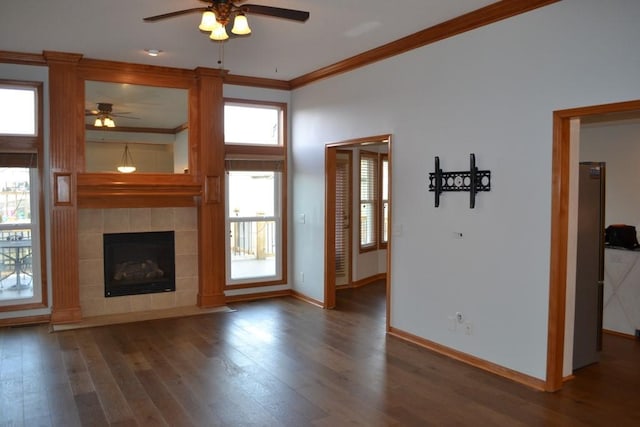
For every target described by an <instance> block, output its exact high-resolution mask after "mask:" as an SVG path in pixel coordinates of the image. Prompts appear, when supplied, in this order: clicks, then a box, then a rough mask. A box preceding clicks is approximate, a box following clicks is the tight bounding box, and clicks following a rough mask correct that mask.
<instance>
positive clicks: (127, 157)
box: [118, 144, 136, 173]
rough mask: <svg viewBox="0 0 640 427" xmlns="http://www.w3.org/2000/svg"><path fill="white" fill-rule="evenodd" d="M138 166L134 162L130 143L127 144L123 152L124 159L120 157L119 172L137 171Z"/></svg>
mask: <svg viewBox="0 0 640 427" xmlns="http://www.w3.org/2000/svg"><path fill="white" fill-rule="evenodd" d="M135 170H136V167H135V165H134V164H133V157H131V153H130V152H129V145H127V144H125V146H124V152H123V153H122V159H120V165H119V166H118V172H122V173H131V172H135Z"/></svg>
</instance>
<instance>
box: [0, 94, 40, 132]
mask: <svg viewBox="0 0 640 427" xmlns="http://www.w3.org/2000/svg"><path fill="white" fill-rule="evenodd" d="M37 89H38V88H37V87H29V86H15V85H10V84H3V83H1V82H0V135H28V136H36V135H37V119H38V109H37V108H36V106H37V102H36V100H37Z"/></svg>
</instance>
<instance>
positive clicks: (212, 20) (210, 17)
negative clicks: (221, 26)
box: [198, 10, 218, 31]
mask: <svg viewBox="0 0 640 427" xmlns="http://www.w3.org/2000/svg"><path fill="white" fill-rule="evenodd" d="M217 23H218V22H217V21H216V14H215V13H213V12H212V11H210V10H207V11H205V12H204V13H203V14H202V20H201V21H200V26H198V28H199V29H200V30H201V31H213V29H214V28H215V26H216V24H217Z"/></svg>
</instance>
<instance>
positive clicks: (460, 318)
mask: <svg viewBox="0 0 640 427" xmlns="http://www.w3.org/2000/svg"><path fill="white" fill-rule="evenodd" d="M456 319H457V320H458V323H462V322H464V316H463V315H462V312H461V311H458V312H457V313H456Z"/></svg>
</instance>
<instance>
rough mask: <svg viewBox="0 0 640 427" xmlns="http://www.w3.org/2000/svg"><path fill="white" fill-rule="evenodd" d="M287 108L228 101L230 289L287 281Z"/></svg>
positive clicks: (227, 164) (226, 118)
mask: <svg viewBox="0 0 640 427" xmlns="http://www.w3.org/2000/svg"><path fill="white" fill-rule="evenodd" d="M285 108H286V105H284V104H272V103H258V102H254V101H240V100H227V101H226V102H225V108H224V114H225V120H224V123H225V128H224V131H225V167H226V170H227V175H226V177H227V179H226V203H227V215H226V217H227V218H226V219H227V220H226V224H227V231H228V236H229V238H228V239H227V247H226V258H227V288H240V287H253V286H265V285H274V284H281V283H285V282H286V267H285V266H286V258H287V257H286V206H285V200H286V182H287V180H286V148H285V147H286V145H285V141H286V139H285V138H284V131H283V130H284V129H285V124H284V118H285Z"/></svg>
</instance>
